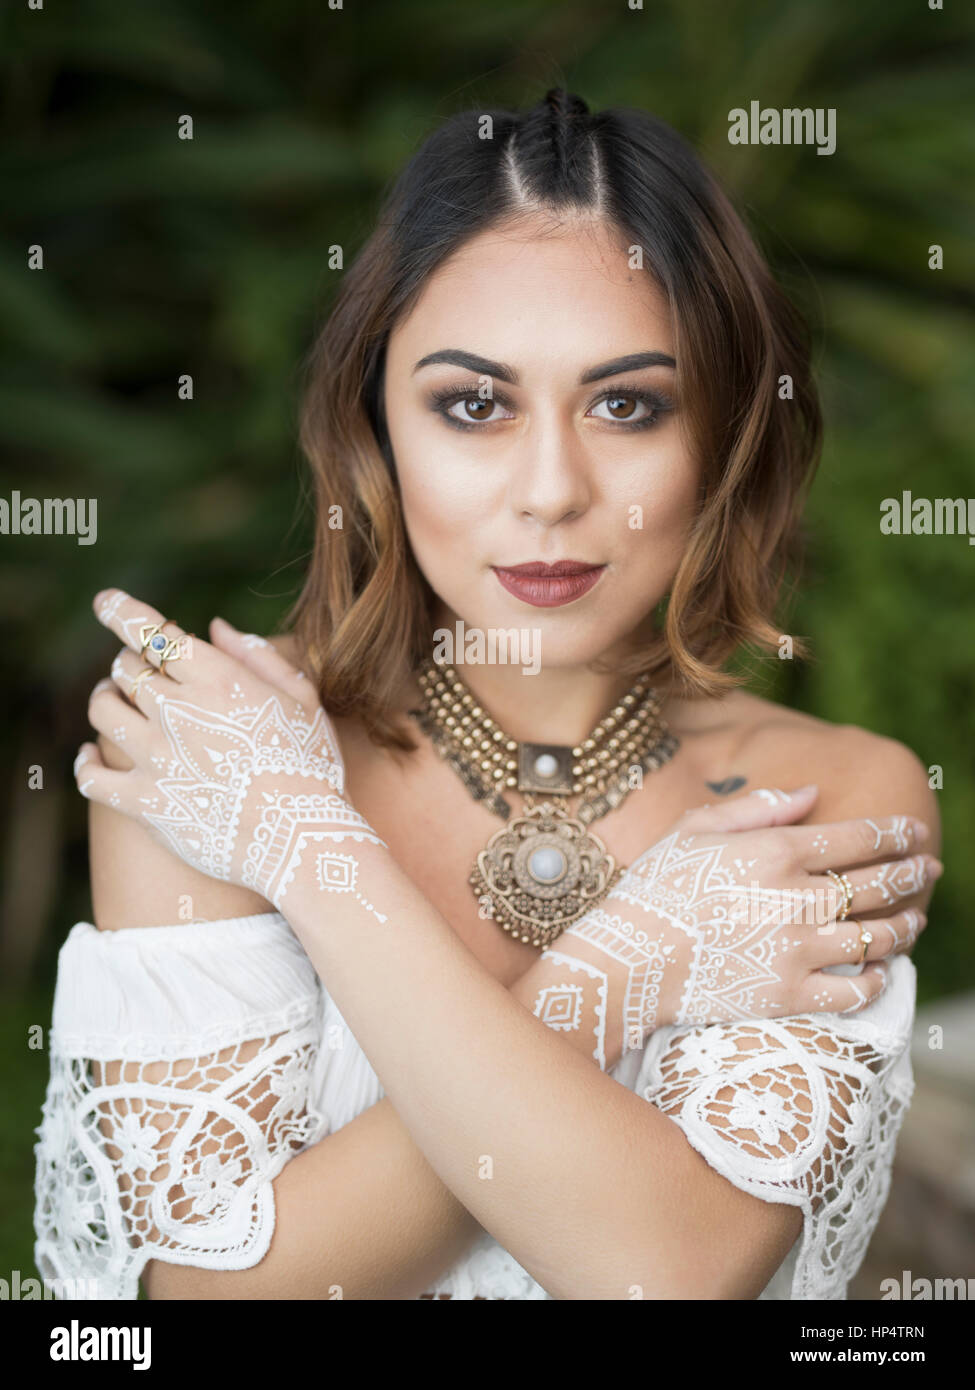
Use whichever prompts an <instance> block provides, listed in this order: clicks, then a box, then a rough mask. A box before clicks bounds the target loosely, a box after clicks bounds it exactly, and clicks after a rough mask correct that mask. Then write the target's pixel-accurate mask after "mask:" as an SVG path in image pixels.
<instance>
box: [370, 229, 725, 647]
mask: <svg viewBox="0 0 975 1390" xmlns="http://www.w3.org/2000/svg"><path fill="white" fill-rule="evenodd" d="M548 225H549V224H547V223H541V222H539V223H537V224H536V225H534V226H532V227H529V228H528V229H527V230H526V229H525V227H524V226H521V227H519V229H518V230H517V231H513V230H510V229H509V230H505V229H502V228H496V229H492V230H489V231H487V232H484V233H482V234H481V235H479V236H477V237H476V238H474V239H473V240H471V241H470V242H468V243H467V244H466V245H465V246H464V247H463V248H462V249H461V250H460V251H458V252H457V253H456V254H455V255H454V256H453V257H452V258H451V259H450V260H449V261H447V262H445V263H444V264H443V265H442V266H441V267H440V268H439V269H438V270H437V271H436V273H435V274H434V275H432V276H431V277H430V279H429V280H428V281H427V283H426V284H425V286H424V288H423V291H422V294H421V296H420V298H419V299H418V301H417V303H416V304H415V306H414V307H413V309H412V311H411V312H410V313H409V315H408V316H406V317H405V318H404V319H403V320H402V321H401V322H400V323H399V324H398V325H397V326H396V328H395V330H394V331H393V333H392V335H391V337H390V341H389V346H388V351H387V357H386V372H385V382H384V391H385V407H386V419H387V423H388V428H389V435H390V441H391V443H392V448H393V455H394V458H395V463H396V474H397V478H398V481H399V487H400V492H401V496H402V503H403V511H404V516H405V523H406V530H407V533H408V536H409V540H410V544H411V546H412V548H413V553H414V555H415V557H416V560H417V563H418V565H419V567H420V570H421V571H422V572H423V574H424V575H425V577H426V579H427V581H428V582H429V584H430V586H431V587H432V589H433V590H434V592H435V593H436V594H437V595H438V597H439V599H440V605H439V611H438V614H437V625H438V626H450V627H451V628H453V625H454V624H455V623H456V621H457V619H462V620H463V623H464V626H465V628H466V629H468V630H470V629H472V628H476V629H481V630H482V631H484V632H487V631H488V630H489V629H496V630H497V629H510V628H519V629H523V630H524V629H534V630H535V631H536V632H540V634H541V636H540V639H538V645H539V648H540V664H541V665H542V666H543V667H549V666H551V667H558V666H569V665H577V664H583V663H585V662H588V661H591V660H593V659H594V658H595V657H596V656H599V655H603V654H606V653H608V652H609V651H610V650H611V649H613V648H614V647H615V646H616V645H617V644H618V643H620V642H621V639H624V638H627V637H629V638H631V640H636V639H637V638H639V639H641V640H642V639H643V638H644V637H645V636H646V635H647V633H648V632H649V623H650V621H651V617H652V613H653V609H654V607H655V605H656V604H657V603H658V602H659V600H660V599H661V597H662V596H663V595H664V594H665V593H666V592H667V590H668V588H669V585H670V582H671V580H672V578H673V576H674V573H675V571H676V569H677V566H678V563H679V561H680V558H681V555H682V553H683V550H684V546H685V543H686V538H687V533H688V528H689V526H690V524H691V521H692V518H693V516H694V514H695V510H696V500H697V494H698V484H699V468H698V466H697V464H696V462H695V461H694V459H693V458H692V456H691V451H690V449H689V446H688V444H687V443H686V441H685V439H684V429H683V427H682V417H681V415H680V409H679V402H678V401H677V399H676V396H675V390H674V385H675V375H676V373H675V370H674V366H673V365H672V362H673V357H674V347H673V338H672V328H671V323H670V317H669V312H668V309H667V305H666V301H665V300H664V299H663V297H662V295H661V294H660V292H659V291H658V290H657V289H656V287H655V286H654V284H653V283H652V282H651V280H650V277H649V276H648V275H647V274H646V272H645V271H642V270H631V269H630V268H629V266H628V265H627V255H626V249H625V246H624V245H623V243H622V241H621V239H620V238H619V236H618V235H616V234H614V233H612V232H610V231H608V230H607V229H606V228H605V227H604V226H602V225H597V224H593V223H590V222H586V223H579V222H576V223H571V224H567V225H566V226H564V227H562V228H560V229H559V230H558V232H556V233H555V234H551V233H548ZM650 354H652V355H653V357H654V358H660V359H663V360H661V361H656V362H651V363H649V364H648V363H647V362H646V361H645V360H644V361H635V362H632V363H631V364H630V365H627V364H626V363H625V362H622V361H620V359H623V358H634V357H639V358H640V359H645V358H646V357H647V356H648V355H650ZM434 355H436V356H437V357H439V358H441V359H443V358H444V357H450V358H452V360H438V361H429V360H426V359H429V358H431V357H432V356H434ZM560 560H574V561H580V562H582V563H583V565H587V566H590V567H598V569H597V571H596V573H593V572H592V570H590V571H589V573H588V577H587V576H586V575H580V576H578V577H577V578H576V579H575V580H574V581H573V580H570V579H561V580H559V579H552V578H549V579H547V580H546V579H544V578H541V579H535V580H534V581H532V580H531V579H530V578H525V577H523V576H522V577H519V576H517V575H515V576H512V575H510V574H508V573H507V572H506V569H507V567H512V566H523V565H526V564H529V563H530V562H533V561H538V562H542V563H545V564H553V563H554V562H556V561H560ZM593 581H595V582H593Z"/></svg>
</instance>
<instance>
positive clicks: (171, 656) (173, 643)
mask: <svg viewBox="0 0 975 1390" xmlns="http://www.w3.org/2000/svg"><path fill="white" fill-rule="evenodd" d="M195 636H196V633H195V632H183V633H181V634H180V635H179V637H173V638H172V639H171V640H170V644H169V646H168V647H167V648H166V650H165V651H164V652H163V654H162V656H161V657H160V658H159V669H160V671H161V672H162V673H163V675H165V674H166V662H167V661H183V660H184V657H183V656H182V654H181V653H180V651H179V645H180V643H181V642H182V640H183V638H184V637H195Z"/></svg>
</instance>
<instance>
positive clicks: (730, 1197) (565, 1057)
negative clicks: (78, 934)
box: [91, 741, 937, 1299]
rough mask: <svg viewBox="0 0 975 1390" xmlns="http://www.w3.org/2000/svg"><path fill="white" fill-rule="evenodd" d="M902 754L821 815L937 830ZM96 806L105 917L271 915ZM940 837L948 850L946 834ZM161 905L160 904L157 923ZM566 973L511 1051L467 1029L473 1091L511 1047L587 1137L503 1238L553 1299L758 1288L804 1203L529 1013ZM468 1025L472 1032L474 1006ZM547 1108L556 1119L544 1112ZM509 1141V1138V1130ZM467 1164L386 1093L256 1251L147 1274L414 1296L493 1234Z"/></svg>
mask: <svg viewBox="0 0 975 1390" xmlns="http://www.w3.org/2000/svg"><path fill="white" fill-rule="evenodd" d="M102 751H103V756H104V757H105V758H106V762H107V761H108V760H109V757H110V756H112V746H111V745H110V744H108V743H107V742H104V741H102ZM895 761H896V759H895ZM115 765H119V766H122V765H124V760H123V759H122V758H118V759H117V760H116V763H115ZM891 766H892V765H891V762H890V760H889V758H888V759H887V760H886V761H885V763H884V764H883V767H884V772H883V775H882V777H878V776H877V775H875V776H874V777H873V778H867V779H862V780H861V782H860V783H859V785H858V788H857V796H856V797H855V798H849V799H847V800H843V799H842V798H835V797H834V799H833V801H831V802H828V803H827V804H826V805H824V806H822V807H819V808H817V819H841V818H846V817H848V816H853V815H860V814H867V813H869V814H874V815H877V814H888V813H894V812H900V813H908V814H914V815H918V816H920V817H922V818H923V819H926V820H927V821H928V823H929V824H930V825H931V826H932V830H933V831H935V829H936V824H937V811H936V808H932V804H931V803H932V800H933V798H931V797H930V793H928V791H927V787H926V783H924V782H922V781H921V778H920V776H919V772H918V768H917V766H915V761H914V760H912V755H907V757H906V758H904V759H901V760H900V767H899V768H898V769H896V770H895V772H894V773H893V774H892V773H891V770H890V769H891ZM879 781H882V782H884V785H883V786H882V787H878V782H879ZM854 802H855V804H853V803H854ZM91 815H92V873H93V895H94V899H95V919H96V923H97V924H98V925H99V926H100V927H109V928H110V927H112V926H133V925H137V924H138V925H158V924H162V923H165V922H171V921H173V920H175V919H176V917H177V912H176V905H177V894H184V893H186V894H189V895H190V896H191V898H192V901H193V915H194V916H198V917H204V918H207V919H215V918H220V917H230V916H237V915H246V914H250V913H254V912H259V911H263V910H266V906H267V905H266V904H265V903H264V902H263V900H261V899H259V898H257V897H256V896H255V895H252V894H249V893H246V892H245V891H244V890H241V889H237V888H234V887H231V886H229V885H226V884H222V883H218V882H216V881H215V880H212V879H208V878H205V877H204V876H202V875H199V874H196V873H194V871H192V870H191V869H189V868H187V867H186V866H184V865H182V864H177V863H176V862H174V860H173V859H172V857H171V856H169V855H168V854H167V853H166V852H165V851H163V850H161V849H160V848H158V847H157V846H156V845H154V844H153V843H152V842H151V841H150V840H149V839H148V837H147V836H146V835H145V834H144V832H143V831H142V830H141V829H140V828H139V827H138V826H136V825H134V824H133V823H132V822H131V821H129V820H127V819H125V818H123V817H120V816H118V815H117V814H115V813H113V812H112V811H110V810H109V809H108V808H106V807H103V806H100V805H97V804H93V805H92V806H91ZM931 849H932V850H933V851H934V852H936V840H935V838H934V836H933V840H932V844H931ZM154 886H155V888H156V889H157V891H156V892H153V891H152V889H153V887H154ZM147 901H149V902H152V903H153V904H154V905H155V912H156V915H155V916H154V917H152V916H150V917H149V920H146V917H147V916H148V915H149V914H147V913H146V909H145V906H144V904H145V903H146V902H147ZM424 901H425V900H424ZM918 905H920V906H924V900H921V899H919V901H918ZM414 906H415V909H416V910H418V911H422V905H421V904H416V905H409V906H407V911H410V910H413V907H414ZM431 911H432V909H431ZM441 920H442V919H441ZM454 940H455V946H456V952H457V953H458V954H457V969H458V970H459V971H461V972H463V971H464V970H470V971H472V972H477V973H478V974H479V975H480V976H482V977H483V975H484V971H483V967H481V966H480V965H479V964H478V963H477V962H476V961H475V960H474V959H473V957H471V955H470V953H469V952H468V951H467V948H466V947H464V946H463V945H462V944H461V943H460V942H459V941H456V939H454ZM552 971H553V967H552V966H551V964H548V963H545V962H543V961H539V962H538V963H536V964H535V965H533V967H532V968H531V970H530V971H529V972H528V974H527V975H526V976H524V977H523V978H522V980H520V981H518V982H517V984H516V985H515V986H514V987H513V989H512V990H511V991H510V994H508V995H507V996H506V997H507V998H508V999H509V1001H513V1002H516V1003H517V1005H518V1008H517V1009H514V1008H512V1009H511V1011H510V1013H509V1015H508V1017H509V1018H510V1028H509V1027H507V1026H506V1028H505V1037H504V1040H503V1047H502V1049H501V1050H496V1052H495V1053H494V1055H493V1056H492V1053H491V1048H490V1046H489V1045H488V1046H486V1047H485V1048H484V1049H483V1050H481V1051H479V1052H478V1059H477V1067H475V1068H474V1069H473V1070H471V1069H470V1067H469V1066H468V1063H469V1061H470V1049H469V1048H468V1046H467V1042H468V1039H467V1038H466V1037H463V1036H462V1037H461V1038H460V1039H459V1040H458V1042H457V1048H458V1051H459V1053H460V1055H461V1056H462V1057H463V1058H464V1064H465V1065H464V1066H463V1067H462V1068H461V1067H458V1068H457V1071H458V1078H460V1074H461V1072H463V1073H464V1081H463V1084H464V1086H467V1087H470V1086H471V1084H472V1079H471V1078H472V1077H473V1078H474V1079H473V1085H474V1088H475V1094H477V1093H478V1092H477V1087H478V1085H479V1084H480V1085H481V1087H482V1092H483V1094H485V1096H486V1097H487V1096H488V1095H489V1093H490V1092H491V1091H492V1090H493V1089H494V1088H497V1087H498V1086H499V1085H500V1086H503V1085H504V1084H505V1078H506V1077H507V1076H508V1075H509V1074H510V1069H509V1068H506V1066H505V1063H504V1056H507V1057H508V1058H509V1060H515V1061H516V1063H517V1065H518V1067H519V1069H520V1071H521V1073H522V1075H521V1080H522V1082H524V1077H525V1075H529V1076H530V1078H531V1094H532V1095H537V1096H538V1097H539V1107H538V1110H537V1111H536V1114H535V1116H534V1117H533V1118H534V1121H535V1132H536V1133H537V1132H538V1131H539V1127H540V1128H541V1130H542V1131H544V1130H546V1128H547V1129H548V1130H549V1132H558V1133H563V1134H571V1135H572V1136H573V1142H571V1143H570V1144H569V1145H568V1146H566V1145H563V1146H562V1151H563V1156H562V1161H561V1163H560V1162H559V1161H558V1155H557V1153H556V1156H555V1162H554V1163H553V1165H552V1167H551V1168H549V1169H546V1170H545V1171H542V1172H534V1173H533V1176H534V1179H535V1181H534V1183H533V1184H529V1185H528V1187H527V1190H525V1185H524V1184H522V1185H521V1186H516V1187H514V1188H512V1189H511V1190H510V1191H508V1192H506V1193H505V1196H504V1198H503V1201H504V1202H505V1203H506V1204H507V1207H508V1212H507V1214H506V1215H505V1216H503V1217H502V1218H501V1220H500V1223H498V1222H497V1221H496V1220H495V1216H496V1208H491V1205H490V1203H488V1205H487V1206H486V1207H485V1208H484V1210H483V1212H482V1214H485V1219H486V1221H488V1222H490V1223H491V1225H492V1228H493V1232H494V1234H496V1235H498V1237H499V1239H501V1240H502V1244H505V1245H506V1246H507V1248H509V1249H511V1250H512V1253H513V1254H515V1256H516V1258H519V1259H520V1260H521V1262H522V1263H523V1264H525V1266H526V1268H529V1269H530V1271H531V1272H532V1273H533V1274H534V1276H535V1277H536V1278H538V1279H539V1282H541V1283H542V1284H543V1286H544V1287H545V1288H546V1289H547V1290H548V1291H549V1292H551V1293H552V1294H553V1295H554V1296H556V1297H563V1298H580V1297H581V1298H592V1297H597V1298H625V1297H627V1296H628V1294H627V1290H628V1288H630V1287H631V1286H632V1285H634V1284H638V1285H640V1286H641V1288H642V1290H643V1294H644V1296H645V1297H651V1298H673V1297H694V1298H702V1297H704V1298H709V1297H734V1298H748V1297H754V1296H756V1295H757V1293H759V1292H760V1291H761V1289H762V1288H763V1287H764V1286H765V1284H766V1283H767V1282H768V1280H769V1278H770V1277H771V1275H772V1273H773V1272H774V1271H775V1269H776V1268H777V1267H778V1265H779V1264H780V1263H781V1261H782V1259H783V1258H784V1257H785V1255H786V1254H787V1252H788V1250H789V1249H790V1248H791V1246H792V1244H793V1243H794V1241H795V1239H796V1237H797V1235H798V1234H799V1231H800V1229H801V1224H802V1217H801V1213H800V1211H799V1210H798V1208H797V1207H795V1206H791V1205H787V1204H785V1203H776V1202H768V1201H764V1200H762V1199H760V1198H758V1197H755V1196H751V1195H748V1194H746V1193H743V1192H741V1191H740V1190H739V1189H738V1188H737V1187H735V1186H734V1184H733V1183H731V1182H730V1181H728V1180H727V1179H725V1178H724V1177H722V1176H721V1175H720V1174H718V1173H717V1172H716V1171H715V1170H714V1169H712V1168H711V1167H710V1166H709V1165H708V1164H707V1163H706V1162H705V1161H704V1159H703V1158H702V1157H701V1156H700V1155H699V1154H698V1153H696V1152H695V1150H694V1149H693V1148H692V1147H691V1146H690V1144H689V1143H688V1142H687V1140H686V1139H685V1137H684V1135H683V1133H682V1132H681V1130H680V1129H679V1128H678V1126H677V1125H676V1124H674V1123H673V1122H672V1121H671V1120H670V1119H668V1118H667V1116H666V1115H665V1114H664V1113H663V1112H662V1111H661V1110H659V1109H657V1108H656V1107H655V1106H653V1105H649V1104H648V1103H647V1102H646V1101H644V1100H642V1099H641V1098H639V1097H638V1096H636V1095H635V1094H633V1092H631V1091H629V1090H628V1089H627V1088H625V1087H623V1086H620V1085H619V1084H617V1083H616V1082H615V1081H613V1080H612V1078H610V1077H608V1076H606V1075H604V1074H603V1073H602V1072H601V1071H600V1070H599V1068H598V1067H597V1066H596V1065H595V1064H594V1062H593V1060H592V1038H591V1034H590V1035H589V1036H587V1032H586V1030H585V1029H583V1030H580V1032H578V1033H576V1034H570V1033H553V1032H551V1031H549V1030H547V1029H545V1028H544V1026H543V1025H542V1024H541V1023H540V1022H539V1021H538V1020H537V1019H533V1018H532V1017H531V1010H532V1008H533V1005H534V1002H535V1000H536V998H537V996H538V992H539V990H540V988H542V987H543V985H544V984H545V983H547V982H551V980H552V978H553V977H552ZM559 973H562V972H559V971H558V970H557V969H556V974H559ZM471 978H472V979H473V975H472V977H471ZM497 989H498V990H501V989H502V987H501V986H500V985H498V986H497ZM343 1011H344V1010H343ZM462 1027H463V1028H466V1029H468V1030H470V1031H471V1036H472V1037H473V1036H475V1035H476V1019H473V1020H472V1019H467V1020H466V1022H465V1023H464V1024H463V1025H462ZM356 1031H358V1030H357V1029H356ZM618 1047H619V1039H616V1041H615V1043H613V1044H612V1045H610V1044H609V1043H608V1045H607V1054H608V1055H607V1057H606V1065H607V1066H612V1065H613V1062H614V1061H615V1060H616V1058H617V1056H618ZM501 1051H503V1054H504V1056H502V1055H501ZM478 1068H479V1071H478ZM380 1069H381V1070H382V1068H380ZM796 1070H797V1071H798V1068H797V1069H796ZM478 1075H479V1076H480V1082H479V1081H478V1079H477V1078H478ZM458 1084H460V1081H459V1080H458ZM389 1089H390V1088H389V1087H387V1090H389ZM847 1099H849V1097H847ZM543 1105H544V1106H545V1107H546V1110H545V1111H544V1112H543V1111H542V1106H543ZM549 1108H550V1109H549ZM545 1113H550V1115H551V1123H550V1124H548V1123H547V1122H546V1121H545V1120H544V1118H542V1119H541V1120H540V1119H539V1116H540V1115H544V1114H545ZM415 1123H416V1117H415V1115H414V1124H415ZM502 1138H503V1140H504V1143H507V1142H508V1139H509V1135H508V1134H507V1133H505V1134H504V1135H503V1136H502ZM510 1138H511V1140H512V1141H514V1140H516V1138H517V1136H510ZM503 1146H504V1144H501V1145H495V1146H494V1147H503ZM474 1147H478V1145H476V1144H475V1146H474ZM475 1158H476V1155H475V1154H473V1153H472V1154H471V1155H469V1156H468V1159H465V1174H466V1171H467V1166H468V1165H469V1171H470V1172H471V1173H473V1169H474V1159H475ZM520 1163H521V1165H522V1167H521V1171H522V1172H524V1171H525V1165H526V1163H527V1165H528V1168H529V1170H531V1159H530V1157H528V1158H526V1156H525V1155H524V1154H522V1156H521V1159H520ZM465 1174H461V1173H459V1172H458V1173H457V1174H454V1175H448V1176H450V1179H451V1181H450V1185H449V1186H448V1185H447V1184H446V1183H445V1182H444V1181H443V1179H442V1178H441V1177H440V1176H439V1175H438V1173H437V1172H436V1171H435V1169H434V1167H433V1166H432V1165H431V1163H430V1162H429V1161H428V1159H427V1158H426V1157H425V1155H424V1153H423V1152H422V1151H421V1149H420V1148H419V1147H418V1145H417V1144H416V1143H415V1142H414V1141H413V1139H412V1138H411V1135H410V1132H409V1130H408V1129H407V1127H406V1125H405V1124H404V1123H403V1121H402V1120H401V1118H400V1116H399V1113H398V1112H397V1110H396V1108H395V1106H394V1104H393V1103H392V1101H391V1100H390V1099H385V1100H382V1101H380V1102H379V1103H378V1104H377V1105H374V1106H373V1107H371V1109H369V1110H367V1111H366V1112H365V1113H363V1114H362V1115H360V1116H359V1117H358V1118H356V1119H355V1120H353V1121H351V1122H349V1123H348V1124H347V1125H345V1126H344V1127H343V1128H341V1129H340V1130H338V1131H337V1132H336V1133H334V1134H332V1135H330V1136H328V1137H327V1138H326V1139H324V1140H321V1141H320V1142H319V1143H317V1144H315V1145H313V1146H312V1147H311V1148H309V1149H307V1150H306V1151H305V1152H303V1153H301V1154H299V1155H298V1156H297V1157H295V1158H294V1159H292V1160H291V1161H290V1162H289V1163H288V1164H287V1165H286V1166H285V1168H284V1169H283V1171H282V1172H281V1173H280V1174H279V1176H278V1177H277V1178H276V1179H275V1182H274V1190H275V1197H276V1204H277V1213H278V1215H277V1223H276V1227H275V1231H274V1235H273V1238H272V1242H271V1247H270V1250H269V1252H268V1254H267V1255H266V1256H265V1258H264V1259H263V1260H262V1261H261V1262H260V1263H259V1264H257V1265H255V1266H254V1267H253V1268H251V1269H248V1270H242V1271H207V1270H202V1269H197V1268H190V1267H186V1266H176V1265H170V1264H167V1263H163V1262H159V1261H154V1262H152V1263H151V1264H150V1266H149V1267H148V1269H147V1271H146V1276H145V1282H146V1286H147V1291H148V1292H149V1294H150V1296H151V1297H154V1298H166V1297H175V1298H180V1297H192V1298H208V1297H213V1298H233V1297H237V1298H240V1297H243V1298H278V1297H299V1298H302V1297H305V1298H319V1299H321V1298H328V1297H330V1296H333V1295H332V1293H331V1292H330V1291H332V1290H334V1289H335V1288H336V1286H338V1287H340V1288H341V1290H342V1296H343V1297H345V1298H409V1297H415V1296H416V1295H417V1294H418V1293H420V1292H422V1291H423V1290H424V1289H425V1288H427V1287H429V1286H430V1284H431V1283H432V1282H434V1281H435V1280H436V1278H437V1276H438V1275H439V1274H440V1273H442V1272H443V1270H445V1269H446V1268H448V1267H449V1266H450V1265H451V1264H452V1263H453V1262H454V1261H455V1260H456V1259H457V1258H458V1257H459V1256H460V1255H461V1254H462V1253H463V1251H464V1250H465V1249H466V1248H467V1247H468V1246H469V1245H470V1243H471V1242H472V1240H473V1239H475V1238H476V1237H477V1236H478V1235H479V1234H480V1233H481V1230H482V1226H481V1225H480V1224H479V1222H478V1221H477V1220H476V1219H475V1217H474V1216H472V1215H471V1213H470V1211H469V1210H468V1207H467V1206H465V1204H464V1203H463V1202H461V1201H459V1200H458V1198H457V1197H456V1196H455V1195H454V1192H453V1191H452V1190H451V1188H454V1189H456V1190H459V1191H461V1192H462V1194H463V1195H464V1197H465V1199H466V1201H467V1203H468V1205H469V1206H471V1207H475V1208H477V1207H478V1198H479V1196H480V1193H479V1191H478V1190H476V1189H473V1188H472V1186H471V1183H470V1181H469V1180H468V1177H467V1176H466V1175H465ZM465 1183H466V1184H467V1186H465ZM482 1190H483V1189H482ZM498 1191H499V1188H498V1186H497V1185H495V1186H494V1190H493V1191H492V1195H491V1199H490V1202H491V1203H497V1201H498ZM506 1221H507V1222H510V1230H511V1236H510V1237H507V1229H506V1228H505V1222H506ZM498 1224H500V1225H501V1227H502V1229H501V1230H500V1231H499V1230H498V1229H497V1226H498Z"/></svg>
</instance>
